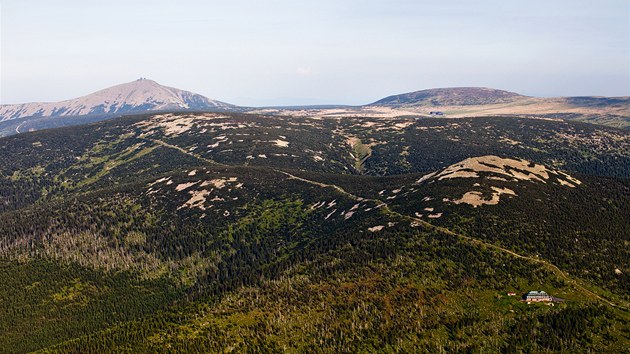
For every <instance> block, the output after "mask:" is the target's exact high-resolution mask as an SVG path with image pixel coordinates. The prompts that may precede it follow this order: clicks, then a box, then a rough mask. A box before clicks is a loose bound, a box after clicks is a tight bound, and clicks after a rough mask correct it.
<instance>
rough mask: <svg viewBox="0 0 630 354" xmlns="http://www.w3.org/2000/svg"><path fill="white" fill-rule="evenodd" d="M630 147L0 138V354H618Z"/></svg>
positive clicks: (579, 130)
mask: <svg viewBox="0 0 630 354" xmlns="http://www.w3.org/2000/svg"><path fill="white" fill-rule="evenodd" d="M629 135H630V133H629V132H628V131H626V130H620V129H615V128H607V127H599V126H594V125H589V124H584V123H576V122H565V121H555V120H540V119H525V118H514V117H485V118H462V119H437V118H414V117H399V118H392V119H376V118H374V119H373V118H365V117H356V118H344V119H336V118H304V117H282V116H265V115H255V114H236V113H230V114H223V113H201V112H200V113H160V114H146V115H136V116H127V117H122V118H117V119H112V120H108V121H102V122H98V123H93V124H88V125H83V126H75V127H65V128H58V129H50V130H43V131H37V132H32V133H28V134H20V135H16V136H12V137H6V138H2V139H0V352H7V353H22V352H31V351H41V352H55V353H56V352H59V353H86V352H98V353H104V352H134V353H137V352H199V353H207V352H259V353H267V352H427V353H436V352H506V353H514V352H532V353H539V352H540V353H547V352H565V353H577V352H593V353H607V352H608V353H622V352H626V351H628V349H629V348H630V346H629V343H630V322H629V321H630V310H629V306H630V296H629V294H630V278H629V277H628V274H629V273H630V266H629V264H628V260H629V259H630V217H629V216H630V139H629V138H630V136H629ZM533 290H537V291H545V292H547V293H548V294H550V295H552V296H553V297H554V298H556V300H557V301H555V302H553V303H530V304H528V303H527V302H524V301H520V300H521V296H522V295H523V294H525V293H527V292H528V291H533ZM509 293H515V295H514V296H512V295H508V294H509ZM551 304H552V305H553V306H551Z"/></svg>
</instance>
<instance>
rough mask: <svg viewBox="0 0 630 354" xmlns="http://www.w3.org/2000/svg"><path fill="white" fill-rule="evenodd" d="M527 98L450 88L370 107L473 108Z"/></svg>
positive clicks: (388, 99) (386, 100)
mask: <svg viewBox="0 0 630 354" xmlns="http://www.w3.org/2000/svg"><path fill="white" fill-rule="evenodd" d="M524 98H527V96H523V95H519V94H518V93H515V92H509V91H503V90H496V89H491V88H486V87H449V88H436V89H429V90H421V91H414V92H409V93H403V94H400V95H394V96H389V97H385V98H383V99H381V100H379V101H376V102H374V103H372V104H370V106H387V107H404V106H406V107H413V106H473V105H488V104H499V103H511V102H515V101H518V100H521V99H524Z"/></svg>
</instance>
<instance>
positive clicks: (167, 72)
mask: <svg viewBox="0 0 630 354" xmlns="http://www.w3.org/2000/svg"><path fill="white" fill-rule="evenodd" d="M139 77H146V78H149V79H152V80H155V81H157V82H159V83H160V84H163V85H166V86H171V87H177V88H180V89H184V90H189V91H193V92H196V93H199V94H202V95H205V96H207V97H210V98H213V99H218V100H222V101H225V102H229V103H233V104H238V105H248V106H265V105H299V104H365V103H370V102H373V101H376V100H378V99H380V98H382V97H385V96H389V95H393V94H398V93H404V92H410V91H416V90H421V89H427V88H436V87H458V86H481V87H492V88H498V89H505V90H509V91H515V92H518V93H521V94H526V95H532V96H542V97H548V96H580V95H601V96H628V95H630V1H628V0H598V1H593V0H527V1H506V0H475V1H471V0H449V1H445V0H317V1H314V0H313V1H302V0H265V1H253V0H230V1H228V0H222V1H212V0H207V1H193V0H168V1H167V0H151V1H146V0H133V1H131V0H124V1H123V0H109V1H108V0H101V1H93V0H56V1H46V0H0V103H2V104H7V103H24V102H39V101H59V100H64V99H70V98H74V97H78V96H82V95H86V94H89V93H91V92H93V91H97V90H99V89H102V88H105V87H109V86H113V85H116V84H120V83H124V82H129V81H133V80H135V79H137V78H139Z"/></svg>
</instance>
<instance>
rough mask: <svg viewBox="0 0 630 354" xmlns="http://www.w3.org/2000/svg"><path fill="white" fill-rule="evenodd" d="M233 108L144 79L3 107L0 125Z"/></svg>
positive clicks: (1, 107) (0, 108) (0, 113)
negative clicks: (71, 96)
mask: <svg viewBox="0 0 630 354" xmlns="http://www.w3.org/2000/svg"><path fill="white" fill-rule="evenodd" d="M230 108H234V106H232V105H230V104H227V103H224V102H221V101H216V100H212V99H209V98H207V97H204V96H202V95H199V94H196V93H193V92H190V91H184V90H180V89H176V88H173V87H168V86H162V85H160V84H159V83H157V82H156V81H153V80H150V79H147V78H144V77H141V78H139V79H137V80H134V81H131V82H127V83H123V84H119V85H116V86H112V87H108V88H106V89H103V90H100V91H96V92H93V93H91V94H89V95H86V96H82V97H78V98H74V99H71V100H66V101H61V102H54V103H48V102H47V103H25V104H12V105H2V106H0V121H5V120H10V119H18V118H22V117H31V116H38V117H58V116H83V115H93V114H121V113H135V112H146V111H161V110H227V109H230Z"/></svg>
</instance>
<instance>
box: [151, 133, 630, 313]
mask: <svg viewBox="0 0 630 354" xmlns="http://www.w3.org/2000/svg"><path fill="white" fill-rule="evenodd" d="M148 140H149V141H152V142H154V143H156V144H159V145H162V146H164V147H168V148H171V149H175V150H177V151H179V152H181V153H183V154H186V155H188V156H191V157H194V158H196V159H199V160H201V161H204V162H207V163H209V164H212V165H220V166H229V165H225V164H222V163H218V162H216V161H214V160H211V159H207V158H204V157H202V156H199V155H197V154H194V153H192V152H190V151H186V150H185V149H183V148H181V147H179V146H176V145H172V144H169V143H166V142H163V141H161V140H157V139H148ZM272 170H273V171H275V172H278V173H281V174H283V175H285V176H287V177H289V178H290V179H295V180H298V181H301V182H304V183H308V184H312V185H315V186H319V187H322V188H333V189H335V190H336V191H337V192H339V193H340V194H342V195H344V196H346V197H348V198H350V199H352V200H355V201H359V202H361V201H363V202H364V201H371V202H373V203H376V205H377V206H376V207H377V208H380V209H381V210H382V211H383V212H384V213H385V214H388V215H392V216H396V217H399V218H402V219H406V220H409V221H413V222H416V223H418V224H420V225H423V226H424V227H426V228H427V229H431V230H437V231H439V232H441V233H444V234H446V235H449V236H453V237H456V238H459V239H461V240H466V241H468V242H471V243H474V244H476V245H480V246H484V247H488V248H491V249H495V250H497V251H500V252H504V253H507V254H509V255H512V256H513V257H516V258H520V259H525V260H528V261H530V262H534V263H538V264H541V265H543V266H544V267H546V268H547V269H550V270H551V271H552V272H553V273H554V274H556V275H558V276H559V277H560V278H562V279H564V280H566V281H567V282H569V283H571V284H572V285H573V286H575V287H576V288H577V289H579V290H581V291H582V292H584V293H586V294H588V295H590V296H591V297H593V298H595V299H597V300H599V301H602V302H604V303H606V304H608V305H610V306H613V307H617V308H620V309H624V310H630V308H628V307H627V306H625V305H620V304H616V303H613V302H611V301H610V300H608V299H606V298H604V297H602V296H600V295H598V294H596V293H594V292H593V291H591V290H589V289H587V288H585V287H584V286H583V285H581V284H580V283H579V282H578V281H577V280H576V279H573V278H572V277H571V276H569V275H568V274H567V273H565V272H564V271H562V270H561V269H560V268H558V267H557V266H555V265H553V264H552V263H550V262H548V261H545V260H542V259H539V258H534V257H530V256H524V255H521V254H518V253H516V252H514V251H511V250H509V249H507V248H503V247H501V246H497V245H495V244H492V243H488V242H485V241H482V240H479V239H476V238H473V237H470V236H466V235H462V234H458V233H456V232H453V231H451V230H449V229H447V228H444V227H441V226H436V225H433V224H431V223H429V222H427V221H424V220H422V219H419V218H416V217H413V216H409V215H403V214H401V213H399V212H397V211H394V210H392V209H391V208H390V207H389V205H388V204H387V203H385V202H383V201H381V200H378V199H370V198H363V197H360V196H358V195H355V194H352V193H350V192H347V191H346V190H344V189H343V188H341V187H339V186H337V185H334V184H327V183H322V182H317V181H313V180H309V179H306V178H303V177H298V176H296V175H294V174H291V173H289V172H285V171H282V170H279V169H272Z"/></svg>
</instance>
